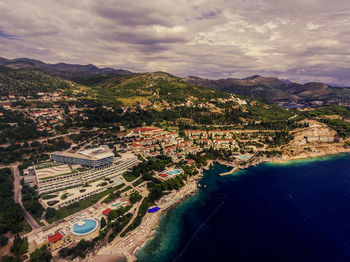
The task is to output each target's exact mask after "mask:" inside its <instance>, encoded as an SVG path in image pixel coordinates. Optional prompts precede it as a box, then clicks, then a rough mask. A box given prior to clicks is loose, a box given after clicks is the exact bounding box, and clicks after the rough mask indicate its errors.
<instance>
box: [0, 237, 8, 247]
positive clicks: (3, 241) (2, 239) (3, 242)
mask: <svg viewBox="0 0 350 262" xmlns="http://www.w3.org/2000/svg"><path fill="white" fill-rule="evenodd" d="M8 242H9V239H8V238H7V237H5V236H3V235H0V246H2V247H3V246H6V245H7V243H8Z"/></svg>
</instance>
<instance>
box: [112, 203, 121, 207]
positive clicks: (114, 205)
mask: <svg viewBox="0 0 350 262" xmlns="http://www.w3.org/2000/svg"><path fill="white" fill-rule="evenodd" d="M119 205H120V203H117V204H113V205H112V207H117V206H119Z"/></svg>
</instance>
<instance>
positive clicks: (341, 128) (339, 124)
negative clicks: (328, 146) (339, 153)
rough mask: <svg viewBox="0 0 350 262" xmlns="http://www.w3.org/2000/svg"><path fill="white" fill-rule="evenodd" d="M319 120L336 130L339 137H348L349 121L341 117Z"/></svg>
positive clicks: (349, 133)
mask: <svg viewBox="0 0 350 262" xmlns="http://www.w3.org/2000/svg"><path fill="white" fill-rule="evenodd" d="M320 121H321V122H322V123H325V124H327V125H328V126H329V127H330V128H332V129H333V130H335V131H337V133H338V135H339V136H340V137H341V138H347V137H350V123H348V122H345V121H344V120H341V119H321V120H320Z"/></svg>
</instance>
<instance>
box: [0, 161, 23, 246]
mask: <svg viewBox="0 0 350 262" xmlns="http://www.w3.org/2000/svg"><path fill="white" fill-rule="evenodd" d="M23 221H24V213H23V210H22V208H21V206H20V205H19V204H17V203H15V201H14V200H13V176H12V174H11V170H10V169H9V168H4V169H0V236H3V234H5V233H6V232H8V231H11V232H12V233H18V232H21V231H22V230H23ZM0 239H2V243H5V242H6V239H5V238H4V237H1V238H0ZM6 243H7V242H6Z"/></svg>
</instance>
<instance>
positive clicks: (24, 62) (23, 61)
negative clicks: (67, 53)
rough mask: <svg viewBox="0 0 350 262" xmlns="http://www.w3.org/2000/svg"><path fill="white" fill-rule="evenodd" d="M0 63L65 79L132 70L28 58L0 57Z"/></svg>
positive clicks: (125, 73)
mask: <svg viewBox="0 0 350 262" xmlns="http://www.w3.org/2000/svg"><path fill="white" fill-rule="evenodd" d="M0 65H3V66H6V67H9V68H14V69H27V70H40V71H43V72H45V73H48V74H51V75H54V76H59V77H62V78H65V79H69V80H73V79H76V78H82V77H83V78H84V77H85V78H86V77H89V76H92V75H96V74H120V75H127V74H132V72H130V71H128V70H124V69H115V68H108V67H107V68H98V67H97V66H95V65H93V64H88V65H79V64H67V63H57V64H49V63H44V62H42V61H39V60H34V59H29V58H16V59H6V58H2V57H0Z"/></svg>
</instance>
